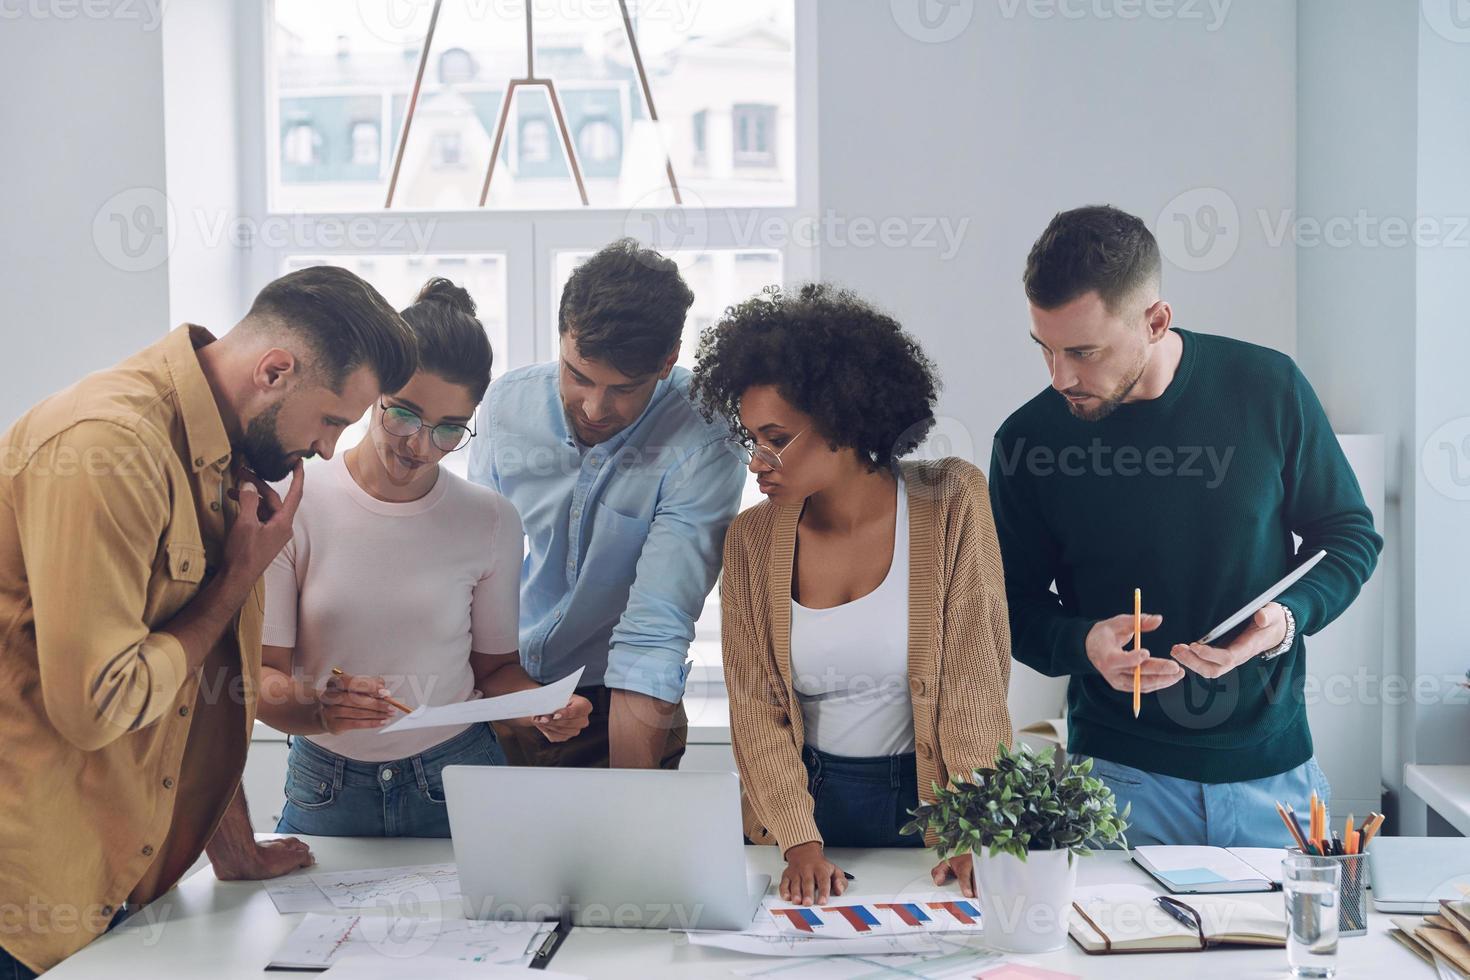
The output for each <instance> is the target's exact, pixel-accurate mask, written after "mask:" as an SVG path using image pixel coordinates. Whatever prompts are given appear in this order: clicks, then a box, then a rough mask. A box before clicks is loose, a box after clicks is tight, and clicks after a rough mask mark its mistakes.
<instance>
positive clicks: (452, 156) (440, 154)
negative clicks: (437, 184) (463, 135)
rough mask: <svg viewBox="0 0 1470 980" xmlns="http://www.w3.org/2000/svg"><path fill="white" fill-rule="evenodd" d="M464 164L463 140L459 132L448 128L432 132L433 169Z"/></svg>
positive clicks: (447, 168)
mask: <svg viewBox="0 0 1470 980" xmlns="http://www.w3.org/2000/svg"><path fill="white" fill-rule="evenodd" d="M462 166H464V142H463V141H462V140H461V139H460V135H459V133H456V132H454V131H453V130H449V131H448V132H439V133H435V134H434V169H436V170H449V169H451V168H458V167H462Z"/></svg>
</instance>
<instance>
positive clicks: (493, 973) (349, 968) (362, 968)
mask: <svg viewBox="0 0 1470 980" xmlns="http://www.w3.org/2000/svg"><path fill="white" fill-rule="evenodd" d="M415 968H418V967H417V966H416V967H415ZM432 974H433V976H434V978H435V980H514V978H516V977H520V978H522V980H586V978H585V977H579V976H575V975H574V974H571V973H552V972H551V971H550V970H533V969H531V968H530V967H528V966H496V965H494V964H490V963H467V962H460V961H456V960H440V961H438V962H436V963H435V964H434V968H433V970H432ZM412 975H413V974H412V973H411V972H405V970H404V964H403V963H402V962H400V961H399V960H393V959H388V958H386V957H382V956H358V955H353V956H344V957H341V958H339V959H338V960H337V962H335V963H333V964H332V966H331V967H330V968H329V969H328V970H327V972H326V973H323V974H322V978H323V980H404V978H405V977H406V976H412ZM425 975H427V972H426V974H425Z"/></svg>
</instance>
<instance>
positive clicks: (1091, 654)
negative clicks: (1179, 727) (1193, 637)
mask: <svg viewBox="0 0 1470 980" xmlns="http://www.w3.org/2000/svg"><path fill="white" fill-rule="evenodd" d="M1163 624H1164V617H1163V616H1159V615H1156V614H1153V613H1144V612H1142V611H1141V610H1140V613H1139V617H1138V629H1137V632H1135V631H1134V621H1133V614H1132V613H1124V614H1123V615H1121V616H1114V617H1112V618H1111V619H1103V620H1099V621H1098V622H1096V623H1093V624H1092V629H1091V630H1089V631H1088V633H1087V640H1086V648H1087V659H1088V660H1089V661H1090V662H1091V663H1092V666H1093V668H1094V669H1096V670H1097V672H1098V673H1099V674H1101V675H1102V677H1103V680H1105V681H1107V683H1108V686H1109V687H1111V688H1112V689H1113V690H1115V691H1122V692H1123V693H1125V694H1129V695H1131V694H1132V693H1133V673H1134V669H1135V668H1137V670H1138V675H1139V682H1138V687H1139V693H1140V695H1143V694H1151V693H1153V692H1154V691H1159V690H1162V689H1164V688H1166V687H1169V686H1170V685H1172V684H1176V683H1178V682H1179V681H1180V680H1181V679H1182V678H1183V677H1184V668H1183V667H1181V666H1179V664H1177V663H1175V662H1174V660H1173V659H1172V658H1170V657H1150V656H1149V655H1148V650H1146V649H1144V648H1142V647H1141V646H1137V647H1136V648H1135V649H1131V650H1130V649H1129V648H1128V647H1129V645H1130V644H1131V643H1133V642H1134V641H1135V638H1141V634H1143V633H1148V632H1151V631H1152V630H1156V629H1158V628H1159V627H1160V626H1162V625H1163Z"/></svg>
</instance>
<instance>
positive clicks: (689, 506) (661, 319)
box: [469, 239, 745, 769]
mask: <svg viewBox="0 0 1470 980" xmlns="http://www.w3.org/2000/svg"><path fill="white" fill-rule="evenodd" d="M693 301H694V294H693V293H692V292H690V290H689V287H688V286H687V285H685V283H684V280H683V279H682V278H681V277H680V275H679V270H678V267H677V266H676V265H675V264H674V263H673V262H672V261H670V260H668V259H666V258H664V257H663V256H661V255H659V254H658V253H657V252H653V251H650V250H648V249H642V248H640V247H639V246H638V244H637V243H636V242H634V241H632V240H631V239H624V240H622V241H619V242H615V243H613V244H612V245H609V246H608V247H606V248H604V249H603V250H602V251H600V252H598V253H597V254H596V255H594V256H593V257H592V258H590V259H588V260H587V261H586V262H585V263H584V264H582V265H581V266H579V267H578V268H577V270H576V271H575V272H574V273H573V274H572V277H571V279H570V280H569V281H568V282H567V286H566V289H565V290H564V291H563V292H562V297H561V308H560V311H559V317H558V331H559V333H560V352H559V356H558V358H557V360H556V361H555V362H552V363H549V364H536V365H532V366H530V367H526V368H521V369H519V370H517V371H512V372H511V373H509V374H507V375H505V376H504V377H503V378H500V379H499V380H498V381H496V382H495V383H494V384H492V385H491V386H490V391H489V394H488V395H487V396H486V398H485V401H484V403H483V404H482V405H481V406H480V410H479V412H478V413H477V415H476V431H477V434H478V437H477V438H476V439H475V441H474V443H473V444H472V445H473V449H472V450H471V453H470V462H469V474H470V479H472V480H474V481H475V482H476V483H481V484H484V485H485V486H487V487H490V488H492V489H494V490H496V491H498V492H500V493H502V494H504V495H505V496H506V497H508V498H510V501H511V503H513V504H514V505H515V507H516V510H517V511H519V512H520V515H521V521H522V523H523V524H524V525H525V529H526V539H527V542H528V554H527V556H526V560H525V563H524V564H523V565H522V567H521V622H520V643H521V663H522V664H523V665H524V666H525V669H526V671H527V673H529V674H530V675H531V676H532V677H534V678H536V679H537V680H540V681H546V682H550V681H555V680H558V679H560V678H562V677H564V676H566V675H567V674H569V673H571V672H572V671H574V670H576V669H577V668H578V667H585V668H586V673H584V674H583V675H582V680H581V683H580V685H579V687H578V693H579V694H582V695H583V696H584V697H586V698H588V700H590V701H591V702H592V704H593V713H592V718H591V723H590V724H589V725H588V727H587V728H586V729H584V730H583V732H582V733H581V734H580V735H578V736H577V737H575V738H573V739H571V740H570V741H567V742H562V743H559V744H551V743H548V742H547V741H546V740H545V739H539V740H538V739H521V738H520V737H519V732H518V730H516V729H510V728H506V729H503V730H501V729H499V727H498V726H497V730H498V731H500V738H501V743H502V745H503V746H504V748H505V752H506V755H507V756H508V757H509V759H510V761H511V762H512V763H513V764H515V765H536V766H558V765H559V766H579V767H591V766H601V767H605V766H609V765H611V766H613V767H615V768H655V767H662V768H665V769H674V768H677V767H678V765H679V759H680V758H681V757H682V756H683V754H684V746H685V740H686V736H687V733H688V722H687V718H686V716H685V714H684V709H683V705H682V703H681V700H682V698H683V695H684V681H685V678H686V677H687V675H688V666H687V658H688V655H689V643H690V641H691V640H692V639H693V638H694V621H695V619H696V618H697V617H698V616H699V612H700V609H701V608H702V607H703V606H704V600H705V597H706V596H707V595H708V594H709V591H710V589H711V588H712V587H713V586H714V582H715V578H716V576H717V575H718V574H719V570H720V561H721V552H722V548H723V546H724V539H725V529H726V528H727V527H728V526H729V524H730V521H731V520H732V519H733V518H734V516H735V512H736V510H737V508H738V507H739V504H740V493H741V489H742V487H743V485H744V482H745V471H744V468H743V467H742V465H741V463H740V460H739V458H738V457H737V456H736V454H735V453H734V452H732V451H731V448H730V446H729V445H728V443H727V439H728V437H729V435H730V433H729V431H728V429H727V428H726V427H725V425H724V424H723V423H714V424H712V423H710V422H706V421H705V420H704V419H703V418H702V417H701V416H700V414H699V412H698V410H697V409H696V408H695V407H694V405H693V404H692V403H691V402H690V400H689V382H690V374H689V372H688V371H686V370H685V369H683V368H679V367H675V366H674V364H675V361H677V360H678V357H679V343H680V338H681V336H682V333H683V328H684V318H685V315H686V314H687V312H688V310H689V306H690V304H691V303H692V302H693Z"/></svg>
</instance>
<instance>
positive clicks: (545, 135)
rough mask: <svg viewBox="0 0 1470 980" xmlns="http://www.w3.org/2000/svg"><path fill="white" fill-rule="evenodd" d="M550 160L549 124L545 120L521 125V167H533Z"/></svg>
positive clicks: (534, 120) (529, 120) (531, 121)
mask: <svg viewBox="0 0 1470 980" xmlns="http://www.w3.org/2000/svg"><path fill="white" fill-rule="evenodd" d="M550 160H551V124H550V123H548V122H547V121H546V120H545V119H527V120H526V121H525V122H523V123H521V167H522V168H527V167H534V166H537V165H539V164H543V163H548V162H550Z"/></svg>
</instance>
